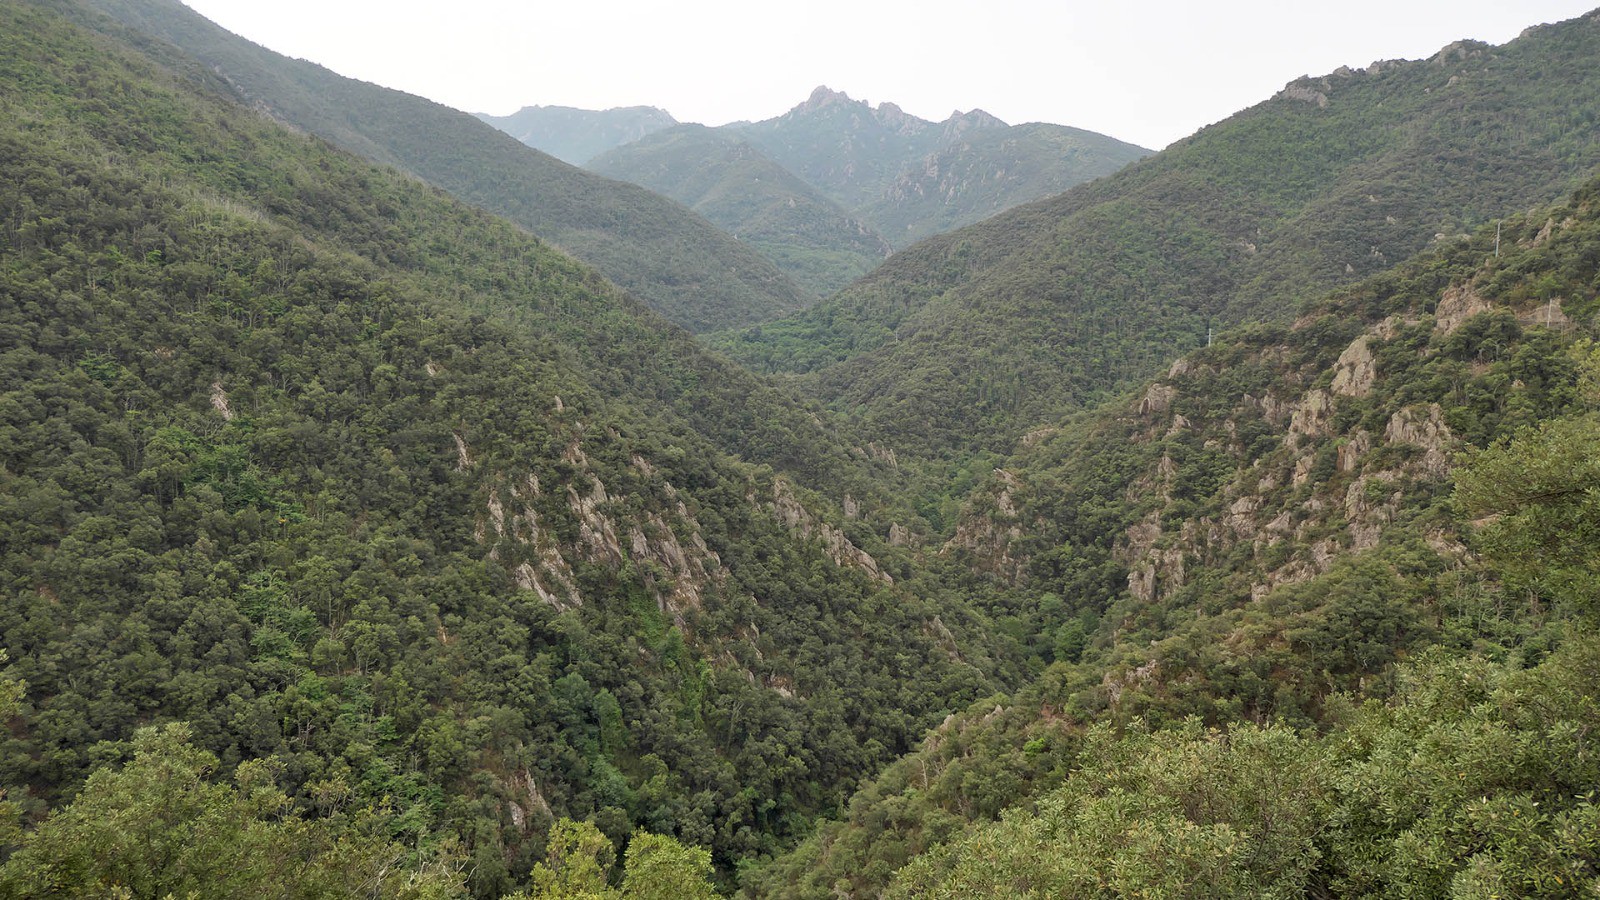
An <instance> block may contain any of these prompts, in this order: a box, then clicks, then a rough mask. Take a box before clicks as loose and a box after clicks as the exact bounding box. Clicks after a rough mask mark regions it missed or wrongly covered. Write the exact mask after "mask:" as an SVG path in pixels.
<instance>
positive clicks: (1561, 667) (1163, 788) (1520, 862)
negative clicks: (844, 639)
mask: <svg viewBox="0 0 1600 900" xmlns="http://www.w3.org/2000/svg"><path fill="white" fill-rule="evenodd" d="M1597 662H1600V648H1597V647H1596V646H1595V645H1594V642H1593V641H1589V640H1585V641H1581V642H1575V643H1574V644H1572V645H1569V646H1568V647H1567V648H1565V649H1563V650H1562V651H1561V652H1559V653H1557V654H1556V655H1554V656H1553V657H1551V658H1550V659H1549V660H1547V661H1545V662H1544V663H1542V664H1540V665H1539V666H1537V667H1536V668H1534V669H1532V670H1529V671H1525V672H1522V671H1517V670H1516V668H1515V667H1513V666H1504V665H1494V664H1490V663H1486V662H1484V661H1482V660H1458V659H1445V658H1436V659H1434V660H1432V661H1430V662H1427V663H1424V664H1422V665H1419V666H1416V667H1412V668H1410V669H1408V670H1407V671H1406V672H1405V674H1404V677H1403V686H1402V688H1401V690H1400V692H1399V693H1398V695H1397V696H1396V697H1395V698H1394V699H1393V700H1392V701H1390V702H1389V703H1386V704H1380V703H1376V702H1374V703H1369V704H1367V705H1366V706H1365V707H1364V708H1362V709H1361V710H1359V711H1358V712H1354V713H1353V714H1352V716H1351V718H1350V720H1349V721H1347V722H1341V723H1339V724H1338V726H1337V727H1335V728H1333V729H1332V730H1331V731H1329V732H1328V733H1327V734H1325V735H1315V734H1303V733H1298V732H1296V731H1294V730H1293V729H1290V728H1287V727H1284V726H1281V725H1275V726H1268V727H1261V726H1254V725H1241V726H1237V727H1234V728H1231V729H1229V730H1227V731H1225V732H1224V731H1219V730H1202V729H1200V728H1199V727H1198V725H1196V724H1194V723H1189V724H1186V725H1184V726H1182V727H1179V728H1174V729H1171V730H1166V731H1158V732H1151V731H1150V730H1148V729H1145V728H1142V727H1137V726H1136V727H1134V728H1132V729H1130V730H1129V731H1127V732H1125V733H1122V734H1118V733H1116V732H1115V731H1114V730H1113V729H1111V728H1108V727H1105V726H1099V727H1096V728H1094V729H1091V731H1090V733H1089V736H1088V738H1087V740H1086V743H1085V746H1084V749H1083V752H1082V753H1081V754H1080V756H1079V759H1078V767H1077V768H1076V769H1075V770H1074V772H1073V773H1072V775H1071V777H1069V778H1068V779H1067V780H1066V782H1065V784H1063V785H1062V786H1061V787H1060V788H1058V789H1057V790H1055V791H1052V792H1051V793H1049V794H1047V795H1046V796H1044V797H1043V798H1041V799H1040V800H1039V801H1038V802H1037V804H1036V805H1034V806H1032V807H1019V808H1016V809H1013V810H1011V811H1009V812H1007V814H1006V815H1005V816H1004V817H1003V818H1002V819H1001V820H1000V821H999V822H996V823H993V824H986V825H981V826H977V827H975V828H973V829H970V830H969V832H968V833H967V834H965V835H963V836H962V837H961V838H960V839H959V840H957V841H954V842H952V843H951V844H949V845H947V846H946V847H943V848H941V849H939V850H938V851H936V852H934V853H931V854H928V855H926V856H923V857H920V858H918V859H917V860H915V861H914V862H913V863H912V864H911V865H909V866H907V867H906V868H905V869H904V870H903V871H902V872H901V873H900V874H899V875H898V876H897V877H896V879H895V884H894V886H893V887H892V889H891V890H890V891H889V892H888V893H887V894H886V896H888V897H1041V898H1042V897H1062V896H1071V897H1129V896H1161V897H1302V896H1342V897H1379V896H1382V897H1402V896H1404V897H1445V896H1456V897H1461V896H1469V897H1489V896H1522V897H1570V896H1579V895H1582V894H1584V893H1585V892H1588V891H1593V890H1595V889H1596V888H1600V840H1597V839H1596V837H1595V836H1596V834H1600V831H1596V826H1597V825H1600V808H1597V807H1596V805H1595V797H1594V793H1593V786H1594V784H1595V779H1596V778H1597V777H1600V757H1597V755H1596V754H1595V753H1594V751H1593V749H1592V748H1590V747H1588V746H1587V744H1586V743H1585V741H1584V739H1583V737H1582V735H1583V734H1585V733H1586V732H1587V731H1588V729H1590V728H1592V727H1594V725H1595V724H1596V723H1597V722H1600V719H1597V715H1600V704H1597V702H1596V701H1597V700H1600V696H1597V693H1596V687H1597V685H1600V681H1597V680H1596V679H1595V677H1594V676H1595V666H1596V664H1597Z"/></svg>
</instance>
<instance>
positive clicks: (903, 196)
mask: <svg viewBox="0 0 1600 900" xmlns="http://www.w3.org/2000/svg"><path fill="white" fill-rule="evenodd" d="M1151 152H1152V151H1149V150H1145V149H1144V148H1142V147H1135V146H1133V145H1132V144H1127V143H1124V142H1122V141H1119V140H1117V139H1115V138H1111V137H1107V136H1105V135H1103V134H1096V133H1095V132H1092V131H1085V130H1083V129H1081V128H1072V127H1069V126H1065V125H1052V124H1047V123H1043V122H1030V123H1026V124H1022V125H1013V126H1010V127H1008V128H957V129H952V130H951V131H950V132H949V133H947V135H946V137H945V141H944V143H943V144H941V145H940V146H939V147H938V148H937V149H935V150H933V151H932V152H930V153H929V154H928V155H927V156H925V157H924V158H923V159H921V160H919V161H917V164H916V165H914V166H911V167H908V168H907V169H906V170H905V171H903V172H902V173H901V174H900V175H899V176H898V177H897V178H895V180H894V183H893V184H891V185H889V186H888V187H886V188H885V189H884V191H883V195H882V196H881V197H880V198H879V199H878V200H876V201H874V202H872V203H871V204H869V205H868V206H867V207H866V208H864V209H862V210H861V211H860V213H859V214H860V215H861V217H862V218H863V219H865V220H866V221H868V222H871V223H873V225H874V226H875V227H877V228H878V229H879V230H880V231H881V232H883V234H885V235H887V236H890V237H889V239H890V241H891V242H892V243H893V244H894V245H895V246H896V247H908V246H910V245H912V244H914V243H916V242H917V241H920V240H923V239H924V238H929V237H933V236H934V235H936V234H942V233H944V232H947V231H954V230H956V229H957V228H960V227H962V226H964V225H971V224H973V223H974V222H979V221H982V220H984V219H987V218H989V217H991V216H995V215H999V214H1000V213H1002V212H1005V211H1006V210H1008V209H1011V208H1013V207H1016V206H1020V205H1022V204H1024V203H1030V202H1032V201H1034V200H1039V199H1042V198H1045V197H1051V196H1054V195H1056V194H1059V193H1061V192H1063V191H1065V190H1067V189H1068V188H1072V187H1076V186H1077V185H1080V184H1083V183H1084V182H1087V181H1092V180H1094V179H1096V178H1101V177H1104V176H1106V175H1110V174H1111V173H1113V172H1115V171H1117V170H1119V169H1121V168H1123V167H1124V166H1127V165H1128V164H1130V163H1133V162H1136V161H1138V160H1140V159H1143V158H1144V157H1146V156H1149V155H1150V154H1151Z"/></svg>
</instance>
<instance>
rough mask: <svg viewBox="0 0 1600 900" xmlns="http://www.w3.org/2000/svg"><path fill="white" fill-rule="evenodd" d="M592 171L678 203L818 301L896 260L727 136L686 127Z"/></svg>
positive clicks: (843, 215)
mask: <svg viewBox="0 0 1600 900" xmlns="http://www.w3.org/2000/svg"><path fill="white" fill-rule="evenodd" d="M588 167H589V168H590V169H592V170H594V171H596V172H599V173H600V174H602V175H609V176H611V177H613V178H621V179H624V180H627V181H632V182H633V183H635V184H638V185H642V186H644V187H647V188H649V189H651V190H653V191H656V192H658V193H661V194H664V195H665V196H668V197H671V198H672V199H674V200H677V201H678V202H679V203H682V204H684V205H685V206H687V207H689V208H690V209H692V210H694V211H695V212H697V213H699V214H700V215H702V216H705V217H706V218H707V219H709V220H710V221H711V222H712V223H714V224H716V225H717V226H718V227H719V228H721V229H723V230H724V231H726V232H728V233H729V234H731V235H733V236H734V237H736V238H738V239H739V240H741V241H743V242H745V243H746V244H749V245H750V246H751V247H752V248H754V249H755V250H757V251H758V252H760V253H761V254H762V255H763V256H765V257H766V258H768V259H770V260H772V261H773V263H774V264H776V265H777V267H778V268H779V269H781V270H782V271H783V272H784V274H786V275H788V276H789V277H790V278H792V279H793V280H794V282H795V283H796V284H798V285H800V287H801V288H802V289H804V290H807V291H809V292H811V293H812V294H813V295H815V296H816V297H818V298H821V297H824V296H827V295H828V294H831V293H833V292H834V291H837V290H839V289H840V288H842V287H844V286H845V285H847V284H849V283H850V282H852V281H855V280H856V279H857V278H860V277H861V276H862V275H865V274H867V273H868V272H870V271H871V270H872V269H874V268H876V267H877V266H878V264H879V263H881V262H883V259H884V257H886V256H888V255H889V245H888V244H887V243H886V242H885V241H884V240H883V238H882V237H880V236H878V234H877V233H876V232H874V231H873V230H872V229H871V228H868V227H867V226H866V225H865V224H863V223H862V222H861V221H860V220H858V219H856V218H854V217H852V216H851V215H850V214H849V213H848V212H846V211H845V210H844V209H843V208H841V207H840V206H839V205H838V204H836V203H834V202H833V201H831V200H829V199H828V198H827V197H825V196H823V195H822V194H821V193H820V192H818V191H817V189H816V188H813V187H811V186H810V185H808V184H806V183H805V182H804V181H801V180H800V179H799V178H797V177H795V176H794V175H793V174H791V173H790V172H789V171H788V170H786V169H784V168H783V167H782V166H780V165H778V164H777V163H775V162H773V161H772V160H771V159H770V158H768V157H767V155H766V154H765V153H763V152H762V151H761V150H759V149H757V148H756V147H755V146H754V145H753V144H751V143H750V142H749V141H746V140H744V139H743V138H740V137H738V136H737V135H736V134H733V133H731V132H729V131H728V130H726V129H720V128H706V127H705V126H703V125H679V126H678V127H676V128H670V129H667V130H665V131H658V132H656V133H654V134H652V135H650V136H649V137H645V138H642V139H640V140H637V141H634V142H633V143H630V144H626V145H623V146H621V147H618V148H616V149H614V150H611V151H610V152H607V153H604V154H602V155H600V156H598V157H596V158H594V159H592V160H590V161H589V163H588Z"/></svg>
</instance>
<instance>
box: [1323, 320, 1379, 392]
mask: <svg viewBox="0 0 1600 900" xmlns="http://www.w3.org/2000/svg"><path fill="white" fill-rule="evenodd" d="M1377 377H1378V367H1377V363H1376V362H1375V361H1374V360H1373V358H1372V337H1371V336H1370V335H1365V334H1363V335H1361V336H1360V337H1358V338H1356V339H1355V340H1353V341H1351V342H1350V346H1348V347H1346V348H1345V350H1344V352H1343V353H1341V354H1339V361H1338V362H1336V363H1334V370H1333V392H1334V393H1335V394H1339V395H1341V396H1344V397H1365V396H1367V395H1368V394H1370V393H1372V383H1373V382H1374V381H1376V380H1377Z"/></svg>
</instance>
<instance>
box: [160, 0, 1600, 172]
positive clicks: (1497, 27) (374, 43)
mask: <svg viewBox="0 0 1600 900" xmlns="http://www.w3.org/2000/svg"><path fill="white" fill-rule="evenodd" d="M187 2H188V3H189V5H190V6H191V7H193V8H194V9H196V10H197V11H199V12H201V13H203V14H204V15H206V16H208V17H210V18H212V19H213V20H215V21H216V22H218V23H219V24H221V25H223V26H225V27H227V28H228V29H230V30H232V31H235V32H237V33H239V34H242V35H243V36H245V37H248V38H250V39H252V40H254V41H256V42H258V43H261V44H264V45H266V46H267V47H270V48H272V49H274V50H278V51H280V52H283V53H287V54H289V55H291V56H299V57H303V58H306V59H309V60H312V61H314V62H318V63H322V64H323V65H325V66H327V67H329V68H331V69H334V70H335V71H337V72H339V73H341V74H344V75H349V76H352V77H355V78H360V79H364V80H367V81H373V82H377V83H379V84H382V85H385V86H388V87H393V88H399V89H401V90H405V91H410V92H412V93H415V94H420V95H422V96H425V97H429V98H431V99H434V100H437V101H439V102H441V103H445V104H448V105H450V106H454V107H456V108H458V109H463V110H467V111H471V112H485V113H493V114H499V115H504V114H508V113H511V112H513V111H515V110H516V109H518V108H519V107H522V106H525V105H533V104H539V105H550V104H559V105H566V106H576V107H581V108H586V109H604V108H608V107H613V106H635V105H646V106H658V107H661V108H664V109H666V110H668V111H669V112H671V113H672V114H673V115H674V116H676V117H677V118H678V119H679V120H680V121H686V122H701V123H704V124H708V125H718V124H723V123H725V122H729V121H733V120H738V119H752V120H754V119H764V118H769V117H772V116H775V115H777V114H779V113H781V112H783V111H784V110H786V109H787V108H789V107H790V106H793V105H794V104H796V103H799V102H800V101H802V100H804V99H805V98H806V96H807V95H808V94H810V92H811V89H812V88H814V87H816V86H817V85H819V84H826V85H828V86H829V87H832V88H835V89H837V90H842V91H845V92H847V93H849V94H850V95H851V96H852V97H857V98H865V99H867V100H870V101H871V102H873V103H874V104H876V103H879V102H882V101H885V100H891V101H894V102H895V103H898V104H899V105H900V106H902V107H903V108H905V110H906V111H907V112H910V113H912V114H914V115H918V116H921V117H923V118H928V119H934V120H939V119H943V118H944V117H945V116H947V115H949V113H950V112H951V111H952V110H955V109H961V110H968V109H972V108H974V107H977V108H982V109H985V110H987V111H988V112H990V113H993V114H994V115H996V116H999V117H1000V118H1002V119H1004V120H1006V121H1007V122H1011V123H1013V124H1015V123H1019V122H1029V121H1044V122H1055V123H1059V124H1065V125H1074V126H1078V127H1081V128H1088V129H1091V130H1094V131H1099V132H1103V133H1105V134H1109V135H1112V136H1114V137H1117V138H1120V139H1122V140H1125V141H1131V142H1134V143H1137V144H1141V145H1143V146H1147V147H1153V148H1158V149H1159V148H1161V147H1163V146H1165V145H1166V144H1168V143H1170V142H1172V141H1174V140H1177V139H1178V138H1181V137H1184V136H1185V135H1188V134H1190V133H1191V132H1193V131H1195V130H1196V129H1198V128H1200V127H1202V126H1204V125H1207V124H1210V123H1212V122H1215V121H1218V120H1220V119H1223V118H1226V117H1227V116H1229V115H1231V114H1232V113H1234V112H1236V111H1238V110H1239V109H1242V108H1244V107H1246V106H1249V105H1252V104H1254V103H1256V102H1258V101H1260V100H1263V99H1265V98H1266V97H1268V96H1270V95H1271V94H1272V93H1274V92H1275V91H1277V90H1278V89H1279V88H1281V87H1282V86H1283V84H1284V83H1285V82H1287V81H1289V80H1290V79H1292V78H1295V77H1297V76H1300V75H1306V74H1311V75H1317V74H1323V73H1325V72H1329V71H1332V70H1334V69H1336V68H1338V67H1339V66H1342V65H1351V66H1364V65H1366V64H1367V63H1369V62H1372V61H1373V60H1375V59H1390V58H1397V57H1404V58H1416V57H1419V56H1428V55H1431V54H1432V53H1433V52H1434V51H1435V50H1437V49H1439V48H1440V47H1441V46H1443V45H1445V44H1447V43H1450V42H1451V41H1454V40H1458V39H1461V38H1474V39H1478V40H1484V41H1489V42H1491V43H1495V44H1500V43H1504V42H1505V41H1507V40H1510V39H1511V38H1513V37H1515V36H1516V35H1517V34H1518V33H1519V32H1521V31H1522V29H1523V28H1525V27H1527V26H1529V25H1533V24H1536V23H1541V22H1553V21H1559V20H1562V19H1569V18H1573V17H1575V16H1578V15H1582V14H1583V13H1585V12H1587V11H1588V10H1589V9H1590V8H1591V7H1590V4H1592V3H1595V2H1597V0H1516V2H1510V3H1508V2H1505V0H1346V2H1344V3H1340V4H1336V5H1334V4H1315V5H1311V4H1285V3H1282V2H1279V0H1219V2H1211V3H1196V2H1193V0H1152V2H1145V3H1122V4H1118V3H1105V2H1094V3H1089V2H1085V0H989V2H985V3H982V4H979V3H976V2H967V3H956V2H950V0H916V2H909V0H876V2H861V0H849V2H845V0H810V2H806V3H790V4H750V3H747V2H734V0H682V2H678V3H660V2H643V0H600V2H581V3H545V2H540V3H526V2H508V0H453V2H450V3H439V2H437V0H428V2H420V0H383V2H379V0H277V2H274V3H260V2H258V0H187Z"/></svg>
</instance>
